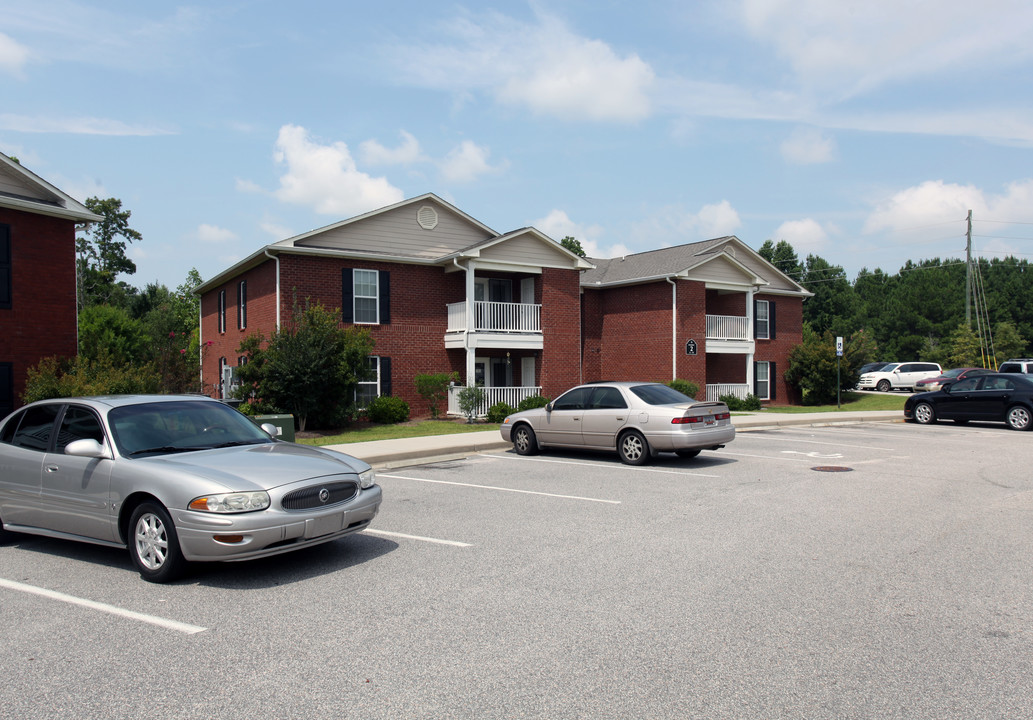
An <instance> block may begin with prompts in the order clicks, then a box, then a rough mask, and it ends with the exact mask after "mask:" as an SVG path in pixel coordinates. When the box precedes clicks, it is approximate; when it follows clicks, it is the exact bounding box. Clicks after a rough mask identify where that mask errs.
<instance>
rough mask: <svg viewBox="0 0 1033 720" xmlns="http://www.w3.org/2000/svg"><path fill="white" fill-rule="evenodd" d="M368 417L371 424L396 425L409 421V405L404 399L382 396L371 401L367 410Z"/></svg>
mask: <svg viewBox="0 0 1033 720" xmlns="http://www.w3.org/2000/svg"><path fill="white" fill-rule="evenodd" d="M366 417H368V418H369V419H370V422H375V423H382V424H384V425H394V424H395V423H400V422H405V421H406V420H408V419H409V403H407V402H406V401H405V400H402V398H397V397H392V396H390V395H381V396H380V397H377V398H374V399H373V400H372V401H370V404H369V406H368V407H367V408H366Z"/></svg>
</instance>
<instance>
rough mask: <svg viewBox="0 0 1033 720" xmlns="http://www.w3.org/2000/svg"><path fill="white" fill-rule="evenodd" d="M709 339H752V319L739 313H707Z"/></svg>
mask: <svg viewBox="0 0 1033 720" xmlns="http://www.w3.org/2000/svg"><path fill="white" fill-rule="evenodd" d="M707 340H752V338H751V337H750V319H749V318H748V317H742V316H739V315H707Z"/></svg>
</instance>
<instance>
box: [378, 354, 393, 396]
mask: <svg viewBox="0 0 1033 720" xmlns="http://www.w3.org/2000/svg"><path fill="white" fill-rule="evenodd" d="M380 394H381V395H390V394H391V358H389V357H383V356H381V358H380Z"/></svg>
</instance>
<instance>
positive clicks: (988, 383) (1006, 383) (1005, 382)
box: [980, 377, 1015, 390]
mask: <svg viewBox="0 0 1033 720" xmlns="http://www.w3.org/2000/svg"><path fill="white" fill-rule="evenodd" d="M980 389H981V390H1014V389H1015V383H1013V382H1012V381H1011V379H1010V378H1005V377H988V378H983V386H982V387H981V388H980Z"/></svg>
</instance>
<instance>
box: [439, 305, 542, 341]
mask: <svg viewBox="0 0 1033 720" xmlns="http://www.w3.org/2000/svg"><path fill="white" fill-rule="evenodd" d="M445 347H447V348H450V349H451V348H462V347H468V348H512V349H531V350H541V349H542V306H541V305H537V304H533V303H511V302H485V301H476V302H474V303H473V319H472V321H471V319H470V318H468V317H467V312H466V303H465V302H459V303H450V304H449V305H448V329H447V330H446V332H445Z"/></svg>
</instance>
